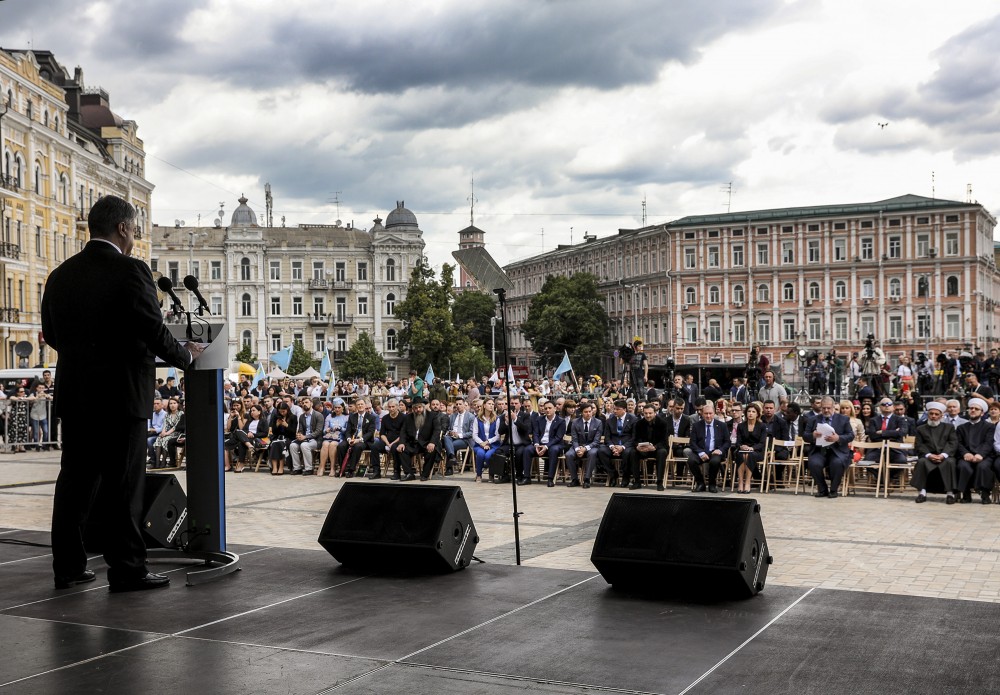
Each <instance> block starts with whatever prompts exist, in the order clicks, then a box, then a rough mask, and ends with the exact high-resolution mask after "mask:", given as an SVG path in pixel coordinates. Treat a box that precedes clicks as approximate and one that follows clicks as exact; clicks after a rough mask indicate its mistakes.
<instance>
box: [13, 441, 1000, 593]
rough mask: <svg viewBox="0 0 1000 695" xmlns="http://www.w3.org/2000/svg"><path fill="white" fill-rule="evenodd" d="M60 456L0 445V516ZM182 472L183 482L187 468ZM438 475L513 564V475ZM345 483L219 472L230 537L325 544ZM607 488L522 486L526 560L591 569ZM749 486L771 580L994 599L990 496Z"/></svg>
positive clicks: (33, 492)
mask: <svg viewBox="0 0 1000 695" xmlns="http://www.w3.org/2000/svg"><path fill="white" fill-rule="evenodd" d="M58 460H59V453H58V452H29V453H24V454H7V455H3V456H0V527H8V528H18V529H32V530H48V528H49V520H50V516H51V511H52V493H53V489H54V481H55V479H56V475H57V474H58V470H59V466H58ZM178 478H179V479H180V481H181V483H182V484H183V483H184V482H185V481H184V475H183V474H181V475H179V476H178ZM434 480H435V483H434V484H459V485H461V486H462V488H463V490H464V491H465V493H466V499H467V501H468V504H469V509H470V510H471V512H472V517H473V520H474V521H475V524H476V529H477V530H478V532H479V535H480V538H481V541H480V544H479V546H478V548H477V551H476V555H477V556H478V557H480V558H482V559H483V560H485V561H487V562H494V563H500V564H514V562H515V559H514V531H513V522H512V505H511V490H510V486H507V485H491V484H489V483H479V484H477V483H475V482H474V481H473V475H472V474H471V473H468V472H467V473H466V474H465V475H461V476H455V477H452V478H448V479H447V481H446V483H442V482H441V479H440V478H435V479H434ZM342 484H343V479H341V478H330V477H323V478H317V477H315V476H312V477H308V478H306V477H303V476H290V475H287V474H286V475H284V476H282V477H273V476H271V475H268V474H266V473H263V472H261V473H252V472H249V471H247V472H244V473H240V474H231V473H230V474H226V497H227V500H228V506H227V515H226V519H227V524H228V539H229V542H230V543H233V544H240V543H245V544H255V545H270V546H279V547H289V548H305V549H313V550H319V552H324V551H322V550H321V549H319V546H318V544H317V542H316V539H317V536H318V535H319V530H320V527H321V526H322V524H323V520H324V519H325V517H326V513H327V511H328V510H329V508H330V505H331V503H332V502H333V499H334V497H335V496H336V494H337V492H338V490H340V487H341V485H342ZM366 484H372V485H379V484H383V481H377V482H370V483H369V482H366ZM644 492H649V490H648V489H647V490H644ZM611 493H612V490H611V489H609V488H605V487H595V488H591V489H589V490H583V489H581V488H573V489H567V488H565V487H563V486H561V485H559V486H556V487H555V488H552V489H549V488H546V487H545V486H544V485H537V484H534V485H530V486H528V487H520V488H518V505H519V509H520V511H521V512H522V513H523V516H522V517H521V522H520V535H521V558H522V563H523V564H525V565H532V566H538V567H550V568H557V569H574V570H587V571H593V565H591V564H590V552H591V549H592V548H593V542H594V537H595V536H596V533H597V527H598V525H599V524H600V520H601V516H602V515H603V513H604V509H605V507H606V505H607V502H608V498H609V497H610V495H611ZM652 494H674V495H690V494H691V493H689V492H687V491H681V490H679V489H676V490H669V489H668V491H667V492H665V493H655V492H653V493H652ZM730 494H731V493H730ZM754 496H755V497H756V498H757V499H758V500H759V501H760V504H761V508H762V511H761V515H762V518H763V522H764V531H765V533H766V534H767V540H768V543H769V545H770V546H771V553H772V555H773V556H774V560H775V563H774V565H773V566H772V567H771V568H770V570H769V572H768V578H767V579H768V583H773V584H781V585H787V586H802V587H823V588H833V589H852V590H856V591H869V592H879V593H894V594H909V595H915V596H931V597H938V598H956V599H969V600H978V601H990V602H1000V506H998V505H990V506H984V505H981V504H979V503H978V500H977V501H976V502H975V503H974V504H971V505H961V504H956V505H953V506H946V505H945V504H944V498H943V496H940V495H931V496H930V500H929V501H928V502H927V503H926V504H922V505H916V504H914V503H913V495H912V494H904V495H894V496H892V497H890V498H889V499H874V498H873V497H872V496H871V494H870V493H868V494H866V493H862V494H859V495H857V496H852V497H847V498H844V497H841V498H839V499H836V500H828V499H813V498H812V497H810V496H809V495H808V493H807V494H799V495H794V494H791V493H787V492H772V493H769V494H767V495H763V494H759V493H756V494H755V495H754ZM331 562H332V560H331Z"/></svg>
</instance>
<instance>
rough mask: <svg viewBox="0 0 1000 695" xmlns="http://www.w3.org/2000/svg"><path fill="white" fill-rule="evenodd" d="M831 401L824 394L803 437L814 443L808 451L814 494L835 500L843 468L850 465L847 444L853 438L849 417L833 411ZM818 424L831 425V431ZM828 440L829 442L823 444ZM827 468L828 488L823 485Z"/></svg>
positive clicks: (849, 451)
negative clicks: (810, 450)
mask: <svg viewBox="0 0 1000 695" xmlns="http://www.w3.org/2000/svg"><path fill="white" fill-rule="evenodd" d="M833 408H834V401H833V399H832V398H830V397H829V396H827V397H826V398H824V399H823V403H822V405H821V406H820V413H819V415H817V416H816V417H814V418H812V419H811V420H809V422H808V423H807V424H806V431H805V433H804V436H803V439H804V440H805V441H806V442H812V443H814V444H816V446H814V447H813V449H812V452H811V453H810V454H809V473H811V474H812V477H813V480H815V481H816V490H817V492H816V494H815V495H814V496H815V497H829V498H830V499H836V497H837V495H838V493H837V490H838V488H839V487H840V481H841V479H842V478H843V477H844V471H845V470H846V469H847V467H848V466H849V465H850V464H851V450H850V449H848V447H847V445H848V444H850V443H851V442H852V441H854V430H853V429H852V428H851V420H850V418H848V417H847V416H846V415H841V414H839V413H834V412H833ZM820 424H825V425H829V426H830V427H832V428H833V434H827V435H823V434H821V433H820V432H817V431H816V428H817V427H818V426H819V425H820ZM826 442H829V444H826ZM827 467H829V469H830V487H829V489H828V488H827V486H826V479H825V478H824V477H823V469H824V468H827Z"/></svg>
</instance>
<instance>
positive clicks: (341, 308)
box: [337, 297, 347, 322]
mask: <svg viewBox="0 0 1000 695" xmlns="http://www.w3.org/2000/svg"><path fill="white" fill-rule="evenodd" d="M346 320H347V300H346V299H345V298H344V297H337V321H340V322H344V321H346Z"/></svg>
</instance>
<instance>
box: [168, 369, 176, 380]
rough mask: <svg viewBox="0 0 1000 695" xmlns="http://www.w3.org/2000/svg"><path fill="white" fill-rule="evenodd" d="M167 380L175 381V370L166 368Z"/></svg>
mask: <svg viewBox="0 0 1000 695" xmlns="http://www.w3.org/2000/svg"><path fill="white" fill-rule="evenodd" d="M167 378H168V379H176V378H177V370H176V369H174V368H173V367H170V368H168V369H167Z"/></svg>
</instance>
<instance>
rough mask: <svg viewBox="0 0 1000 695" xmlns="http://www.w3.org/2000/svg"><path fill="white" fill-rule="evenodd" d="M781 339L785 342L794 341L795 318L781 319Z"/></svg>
mask: <svg viewBox="0 0 1000 695" xmlns="http://www.w3.org/2000/svg"><path fill="white" fill-rule="evenodd" d="M781 339H782V340H784V341H785V342H787V343H794V342H795V319H791V318H783V319H781Z"/></svg>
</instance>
